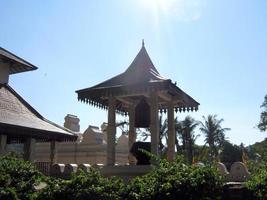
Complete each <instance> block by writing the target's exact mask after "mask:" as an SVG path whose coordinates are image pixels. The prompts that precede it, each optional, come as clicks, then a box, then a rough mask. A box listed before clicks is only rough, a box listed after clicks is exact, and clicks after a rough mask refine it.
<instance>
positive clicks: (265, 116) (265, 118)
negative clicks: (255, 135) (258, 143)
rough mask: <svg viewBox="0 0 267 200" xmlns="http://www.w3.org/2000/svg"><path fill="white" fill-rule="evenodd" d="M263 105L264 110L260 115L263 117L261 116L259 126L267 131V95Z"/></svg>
mask: <svg viewBox="0 0 267 200" xmlns="http://www.w3.org/2000/svg"><path fill="white" fill-rule="evenodd" d="M261 107H262V108H263V109H264V110H263V111H262V112H261V116H260V117H261V118H260V122H259V124H258V128H259V129H260V130H261V131H266V130H267V95H265V97H264V101H263V103H262V105H261Z"/></svg>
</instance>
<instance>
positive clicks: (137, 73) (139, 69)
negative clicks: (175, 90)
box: [90, 45, 167, 89]
mask: <svg viewBox="0 0 267 200" xmlns="http://www.w3.org/2000/svg"><path fill="white" fill-rule="evenodd" d="M164 80H167V79H166V78H163V77H162V76H161V75H160V74H159V72H158V70H157V69H156V68H155V66H154V64H153V63H152V61H151V59H150V57H149V55H148V53H147V51H146V48H145V46H144V45H143V46H142V48H141V50H140V51H139V53H138V54H137V56H136V57H135V59H134V60H133V62H132V63H131V65H130V66H129V67H128V68H127V69H126V71H125V72H123V73H121V74H119V75H117V76H115V77H113V78H111V79H109V80H107V81H104V82H102V83H100V84H97V85H95V86H93V87H91V88H90V89H93V88H107V87H114V86H123V85H132V84H137V83H144V82H151V81H164Z"/></svg>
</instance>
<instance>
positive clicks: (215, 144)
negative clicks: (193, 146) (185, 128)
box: [200, 115, 230, 161]
mask: <svg viewBox="0 0 267 200" xmlns="http://www.w3.org/2000/svg"><path fill="white" fill-rule="evenodd" d="M203 120H204V122H200V126H201V127H200V131H201V132H202V133H204V135H205V143H206V144H208V145H209V147H210V148H209V150H210V153H209V155H210V156H209V157H210V160H211V161H212V160H214V159H217V157H218V151H219V149H220V148H221V147H222V144H223V142H224V141H225V132H226V131H229V130H230V128H222V126H221V124H222V122H223V121H224V120H223V119H217V115H208V116H207V118H205V117H204V116H203Z"/></svg>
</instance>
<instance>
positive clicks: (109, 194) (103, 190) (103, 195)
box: [37, 169, 123, 200]
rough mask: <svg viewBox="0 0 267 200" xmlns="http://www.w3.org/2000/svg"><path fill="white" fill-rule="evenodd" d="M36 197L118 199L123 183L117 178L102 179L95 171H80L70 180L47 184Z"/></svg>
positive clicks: (54, 199) (51, 198) (66, 199)
mask: <svg viewBox="0 0 267 200" xmlns="http://www.w3.org/2000/svg"><path fill="white" fill-rule="evenodd" d="M48 185H49V187H47V188H45V189H44V190H43V191H41V192H40V193H39V195H38V198H37V199H40V200H41V199H42V200H46V199H47V200H57V199H64V200H72V199H76V200H83V199H90V200H99V199H101V200H110V199H114V200H117V199H119V198H120V197H119V194H120V190H121V189H122V188H123V183H122V181H121V180H120V179H118V178H111V179H107V178H103V177H102V176H101V175H100V174H99V172H98V171H97V170H94V169H91V170H90V172H88V173H86V172H83V171H80V172H79V173H78V174H73V175H72V178H71V179H70V180H67V181H66V180H56V179H53V180H51V181H50V182H49V184H48Z"/></svg>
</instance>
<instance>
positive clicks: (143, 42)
mask: <svg viewBox="0 0 267 200" xmlns="http://www.w3.org/2000/svg"><path fill="white" fill-rule="evenodd" d="M144 46H145V40H144V39H142V47H144Z"/></svg>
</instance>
